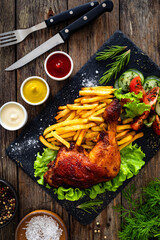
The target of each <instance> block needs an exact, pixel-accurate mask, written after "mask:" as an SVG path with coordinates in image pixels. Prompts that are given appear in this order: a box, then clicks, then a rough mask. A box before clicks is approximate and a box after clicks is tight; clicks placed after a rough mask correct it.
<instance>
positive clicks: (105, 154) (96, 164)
mask: <svg viewBox="0 0 160 240" xmlns="http://www.w3.org/2000/svg"><path fill="white" fill-rule="evenodd" d="M119 115H120V104H119V102H118V100H117V99H114V100H113V101H112V102H111V104H110V105H108V107H107V108H106V109H105V111H104V114H103V117H104V120H105V122H106V123H107V124H108V131H106V130H104V131H102V132H101V133H100V134H99V137H98V139H97V144H96V145H95V147H94V148H93V149H92V150H91V151H90V153H88V152H86V151H85V150H84V149H83V148H82V147H78V146H76V145H75V144H74V143H71V147H70V149H67V148H66V147H65V146H62V147H61V148H60V150H59V152H58V154H57V157H56V160H55V161H54V162H51V163H50V164H49V166H48V167H49V170H48V171H47V172H46V173H45V174H44V179H45V182H46V183H48V184H49V185H50V186H53V187H59V186H64V187H69V186H70V187H78V188H80V189H84V188H89V187H91V186H93V185H95V184H97V183H100V182H106V181H108V180H110V179H112V178H114V177H115V176H116V175H117V174H118V172H119V169H120V163H121V160H120V152H119V149H118V145H117V142H116V126H117V121H118V118H119Z"/></svg>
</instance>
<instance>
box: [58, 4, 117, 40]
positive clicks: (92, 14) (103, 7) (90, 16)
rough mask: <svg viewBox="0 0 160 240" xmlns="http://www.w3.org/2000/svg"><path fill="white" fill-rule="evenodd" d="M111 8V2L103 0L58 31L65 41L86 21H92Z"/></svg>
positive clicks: (86, 22)
mask: <svg viewBox="0 0 160 240" xmlns="http://www.w3.org/2000/svg"><path fill="white" fill-rule="evenodd" d="M112 9H113V3H112V2H111V1H109V0H106V1H104V2H103V3H101V4H100V5H99V6H97V7H95V8H94V9H92V10H91V11H89V12H87V13H86V14H85V15H83V16H82V17H80V18H79V19H77V20H76V21H75V22H73V23H71V24H70V25H69V26H67V27H65V28H64V29H62V30H61V31H60V32H59V33H60V35H61V36H62V38H63V40H64V41H65V40H66V39H67V38H69V36H70V34H71V33H73V32H75V31H77V30H78V29H80V28H82V27H84V26H85V25H87V24H88V23H90V22H92V21H93V20H94V19H96V18H97V17H99V16H100V15H101V14H102V13H104V12H111V11H112Z"/></svg>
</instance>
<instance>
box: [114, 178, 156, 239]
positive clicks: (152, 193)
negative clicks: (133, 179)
mask: <svg viewBox="0 0 160 240" xmlns="http://www.w3.org/2000/svg"><path fill="white" fill-rule="evenodd" d="M142 190H143V191H142V194H141V195H140V197H139V198H136V199H135V198H134V199H133V196H132V195H133V193H134V191H133V189H130V188H128V189H127V190H126V191H125V192H124V194H123V196H124V197H125V198H126V200H127V202H128V203H129V207H128V209H125V208H124V207H123V206H119V207H117V208H116V210H117V211H119V212H121V213H122V214H121V216H122V217H123V220H124V221H123V225H122V230H121V232H119V238H120V240H127V239H128V240H129V239H134V240H142V239H143V240H149V239H158V240H160V180H159V179H155V180H154V181H151V182H150V183H149V184H148V186H147V187H145V188H143V189H142Z"/></svg>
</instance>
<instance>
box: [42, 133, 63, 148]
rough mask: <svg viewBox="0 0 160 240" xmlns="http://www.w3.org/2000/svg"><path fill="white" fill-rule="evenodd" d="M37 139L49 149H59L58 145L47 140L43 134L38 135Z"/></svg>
mask: <svg viewBox="0 0 160 240" xmlns="http://www.w3.org/2000/svg"><path fill="white" fill-rule="evenodd" d="M39 140H40V142H41V143H43V145H45V146H46V147H48V148H50V149H53V150H59V147H57V146H55V145H53V144H51V143H49V142H47V141H46V140H45V139H44V137H43V136H40V137H39Z"/></svg>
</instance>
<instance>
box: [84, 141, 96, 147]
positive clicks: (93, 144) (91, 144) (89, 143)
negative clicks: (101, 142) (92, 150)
mask: <svg viewBox="0 0 160 240" xmlns="http://www.w3.org/2000/svg"><path fill="white" fill-rule="evenodd" d="M85 143H86V144H87V145H89V146H95V143H94V142H89V141H86V142H85Z"/></svg>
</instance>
